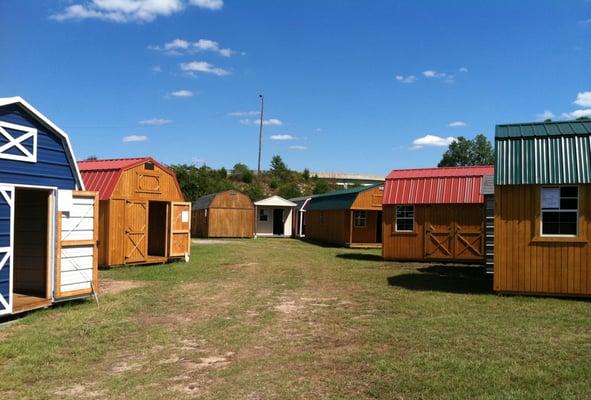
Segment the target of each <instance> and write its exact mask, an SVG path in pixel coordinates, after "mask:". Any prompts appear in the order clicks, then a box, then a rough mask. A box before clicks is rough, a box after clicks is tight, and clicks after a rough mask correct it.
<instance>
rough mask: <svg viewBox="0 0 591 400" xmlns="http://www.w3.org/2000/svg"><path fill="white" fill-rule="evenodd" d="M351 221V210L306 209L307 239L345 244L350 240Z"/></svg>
mask: <svg viewBox="0 0 591 400" xmlns="http://www.w3.org/2000/svg"><path fill="white" fill-rule="evenodd" d="M321 214H324V218H323V222H321V221H320V215H321ZM349 221H350V220H349V210H326V211H318V210H310V211H306V239H311V240H316V241H319V242H325V243H332V244H345V243H347V242H348V241H349V237H348V234H349V226H350V225H349Z"/></svg>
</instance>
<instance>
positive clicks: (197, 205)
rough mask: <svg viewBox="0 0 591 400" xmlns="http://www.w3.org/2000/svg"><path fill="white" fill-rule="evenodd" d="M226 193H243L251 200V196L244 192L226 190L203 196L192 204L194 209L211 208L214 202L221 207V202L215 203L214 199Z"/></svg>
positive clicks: (242, 194)
mask: <svg viewBox="0 0 591 400" xmlns="http://www.w3.org/2000/svg"><path fill="white" fill-rule="evenodd" d="M225 194H227V195H231V196H232V195H241V196H244V197H245V198H248V200H249V201H251V200H250V197H248V196H247V195H246V194H244V193H242V192H239V191H237V190H225V191H223V192H217V193H211V194H207V195H205V196H201V197H199V198H198V199H197V200H195V201H194V202H193V203H192V205H191V206H192V208H193V210H203V209H206V208H210V207H211V206H212V204H213V206H214V207H216V206H217V207H219V206H220V205H219V203H216V204H214V201H215V199H216V198H217V197H218V196H220V195H225ZM223 207H224V208H225V207H226V206H223Z"/></svg>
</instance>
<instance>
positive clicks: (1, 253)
mask: <svg viewBox="0 0 591 400" xmlns="http://www.w3.org/2000/svg"><path fill="white" fill-rule="evenodd" d="M13 205H14V187H12V186H5V185H0V315H3V314H10V313H12V232H13V229H12V221H13V220H14V218H13V216H14V208H13Z"/></svg>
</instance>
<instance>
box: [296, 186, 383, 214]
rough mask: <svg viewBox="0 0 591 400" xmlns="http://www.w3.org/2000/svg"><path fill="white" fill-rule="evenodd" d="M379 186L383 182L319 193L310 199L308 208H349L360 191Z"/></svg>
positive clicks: (322, 209)
mask: <svg viewBox="0 0 591 400" xmlns="http://www.w3.org/2000/svg"><path fill="white" fill-rule="evenodd" d="M378 186H383V183H378V184H375V185H369V186H358V187H354V188H351V189H344V190H339V191H336V192H330V193H323V194H319V195H316V196H314V197H313V198H312V199H311V200H310V202H309V203H308V206H307V208H306V210H307V211H314V210H317V211H325V210H348V209H350V208H351V207H352V206H353V203H354V202H355V200H356V199H357V196H358V195H359V193H362V192H365V191H367V190H371V189H373V188H375V187H378Z"/></svg>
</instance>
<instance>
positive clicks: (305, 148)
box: [289, 145, 308, 151]
mask: <svg viewBox="0 0 591 400" xmlns="http://www.w3.org/2000/svg"><path fill="white" fill-rule="evenodd" d="M289 148H290V149H291V150H300V151H301V150H308V148H307V147H306V146H300V145H293V146H289Z"/></svg>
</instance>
